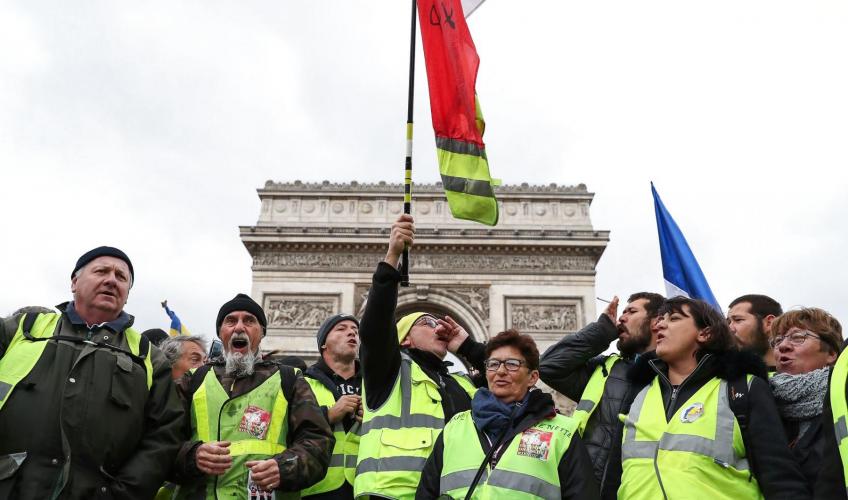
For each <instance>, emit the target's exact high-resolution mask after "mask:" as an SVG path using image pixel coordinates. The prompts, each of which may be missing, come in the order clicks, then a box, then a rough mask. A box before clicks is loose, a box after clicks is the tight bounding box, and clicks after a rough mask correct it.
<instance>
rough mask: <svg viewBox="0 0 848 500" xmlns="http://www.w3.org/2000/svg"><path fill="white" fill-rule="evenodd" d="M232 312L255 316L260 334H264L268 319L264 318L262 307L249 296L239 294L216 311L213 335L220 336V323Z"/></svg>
mask: <svg viewBox="0 0 848 500" xmlns="http://www.w3.org/2000/svg"><path fill="white" fill-rule="evenodd" d="M233 311H247V312H249V313H250V314H252V315H254V316H256V319H257V320H259V324H260V325H262V333H263V334H264V333H265V328H267V326H268V319H267V318H266V317H265V311H264V310H263V309H262V306H260V305H259V304H257V303H256V301H255V300H253V299H251V298H250V297H249V296H247V295H245V294H243V293H240V294H238V295H236V296H235V297H233V299H232V300H231V301H229V302H227V303H225V304H224V305H222V306H221V309H220V310H219V311H218V317H217V318H216V319H215V335H218V336H220V335H221V323H223V322H224V317H226V316H227V315H228V314H230V313H231V312H233Z"/></svg>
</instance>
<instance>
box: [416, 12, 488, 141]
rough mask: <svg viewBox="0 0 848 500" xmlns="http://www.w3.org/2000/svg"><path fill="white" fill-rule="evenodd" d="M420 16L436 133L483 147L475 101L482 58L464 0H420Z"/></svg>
mask: <svg viewBox="0 0 848 500" xmlns="http://www.w3.org/2000/svg"><path fill="white" fill-rule="evenodd" d="M418 18H419V21H420V25H421V40H422V42H423V45H424V59H425V61H426V66H427V81H428V84H429V87H430V110H431V112H432V115H433V128H434V129H435V131H436V136H437V137H442V138H447V139H459V140H462V141H467V142H472V143H474V144H476V145H477V146H480V147H483V134H482V131H481V130H479V129H478V128H477V123H476V113H475V104H474V88H475V84H476V82H477V68H478V67H479V65H480V58H479V57H477V49H476V48H475V47H474V41H473V40H472V39H471V33H470V32H469V31H468V25H467V24H466V23H465V15H464V14H463V12H462V2H461V0H419V1H418Z"/></svg>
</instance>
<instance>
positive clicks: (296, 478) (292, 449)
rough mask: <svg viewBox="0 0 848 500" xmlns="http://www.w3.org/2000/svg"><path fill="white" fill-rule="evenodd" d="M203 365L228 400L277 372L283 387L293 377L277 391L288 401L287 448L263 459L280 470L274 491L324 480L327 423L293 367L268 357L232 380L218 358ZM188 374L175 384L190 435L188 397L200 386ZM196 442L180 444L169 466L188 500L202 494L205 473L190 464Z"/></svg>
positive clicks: (329, 449) (329, 440)
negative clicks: (251, 372)
mask: <svg viewBox="0 0 848 500" xmlns="http://www.w3.org/2000/svg"><path fill="white" fill-rule="evenodd" d="M209 365H211V367H210V369H211V370H214V372H215V376H216V377H217V378H218V380H219V381H220V382H221V386H222V387H224V390H225V391H227V395H228V396H229V397H230V398H234V397H237V396H240V395H242V394H246V393H248V392H250V391H252V390H253V389H255V388H257V387H259V386H260V385H262V383H263V382H265V381H266V380H268V378H270V377H271V376H272V375H274V374H275V373H277V372H278V371H279V372H283V371H286V372H288V375H284V374H283V373H281V376H282V380H283V385H285V383H286V382H285V381H286V380H293V381H294V382H293V384H292V387H291V390H290V391H289V390H287V389H286V388H284V389H283V393H284V394H286V397H287V398H288V400H289V401H288V404H289V407H288V408H289V409H288V412H287V413H286V415H287V417H288V435H287V436H286V443H287V447H286V449H285V450H284V451H283V452H282V453H280V454H278V455H274V456H273V457H268V458H273V459H274V460H275V461H276V462H277V466H278V467H279V469H280V485H279V486H278V487H277V491H280V492H292V491H300V490H302V489H305V488H308V487H310V486H312V485H313V484H315V483H317V482H318V481H320V480H321V479H323V478H324V476H325V475H326V474H327V467H328V466H329V465H330V457H331V456H332V453H333V445H334V444H335V442H336V440H335V438H334V437H333V430H332V429H331V428H330V424H329V423H328V422H327V420H326V417H325V416H324V413H323V412H322V411H321V408H320V407H319V406H318V402H317V401H316V399H315V394H314V393H313V392H312V388H311V387H309V384H308V383H307V382H306V380H304V378H303V375H301V374H300V372H298V373H296V374H295V373H294V371H295V369H294V368H292V367H290V366H286V365H282V364H279V363H277V362H274V361H259V362H257V363H256V365H255V366H254V368H253V370H254V371H253V374H251V375H248V376H244V377H238V378H234V377H233V376H232V375H227V374H226V373H225V370H224V367H225V366H224V362H223V360H222V359H220V358H219V359H217V360H214V361H212V362H210V363H209ZM204 374H206V371H205V370H204V371H203V372H201V371H198V372H197V376H200V375H204ZM193 376H194V375H193V374H192V372H186V374H185V375H184V376H183V378H181V379H180V380H179V381H178V382H177V388H178V390H179V394H180V396H181V397H182V399H183V403H184V404H185V405H186V418H185V422H184V425H185V433H186V436H190V435H191V410H190V407H191V401H192V396H193V395H194V391H195V390H197V388H199V386H200V380H197V383H193ZM289 392H290V394H289ZM289 395H291V397H289ZM200 444H201V443H200V441H188V442H185V443H183V446H182V448H181V449H180V452H179V455H178V456H177V461H176V465H175V467H174V468H175V476H176V481H177V482H178V483H179V484H181V485H182V487H183V488H188V489H189V490H190V491H192V493H190V494H189V498H206V494H205V488H206V486H205V482H206V476H205V475H204V474H203V473H202V472H201V471H200V470H198V469H197V464H196V462H195V457H196V453H197V447H198V446H199V445H200Z"/></svg>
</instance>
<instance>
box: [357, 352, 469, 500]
mask: <svg viewBox="0 0 848 500" xmlns="http://www.w3.org/2000/svg"><path fill="white" fill-rule="evenodd" d="M454 379H456V380H457V382H458V383H459V384H460V385H461V386H462V387H463V388H464V389H465V390H466V392H468V393H469V394H473V390H476V389H474V388H473V384H471V383H470V381H468V380H467V379H466V380H465V381H460V380H459V378H457V377H454ZM363 398H364V399H365V400H367V395H366V394H365V393H364V391H363ZM363 409H364V412H365V414H364V417H363V421H362V427H361V429H360V431H359V433H360V434H361V437H360V442H359V455H358V458H357V464H356V479H355V481H354V492H355V496H356V497H360V496H363V495H378V496H381V497H386V498H412V497H414V496H415V490H416V488H417V487H418V482H419V481H420V478H421V470H422V469H423V468H424V463H425V462H426V461H427V458H428V457H429V456H430V452H431V451H432V450H433V444H434V443H435V441H436V438H437V437H438V436H439V433H440V432H441V430H442V428H443V427H444V415H445V414H444V409H443V408H442V395H441V394H440V393H439V386H438V385H437V384H436V382H434V381H433V380H432V379H430V377H428V376H427V374H426V373H424V370H422V369H421V367H420V366H418V364H417V363H415V362H414V361H413V360H412V359H411V358H410V357H409V356H407V355H406V354H405V353H401V363H400V370H399V372H398V376H397V379H396V380H395V384H394V386H393V388H392V392H391V394H390V395H389V397H388V398H387V399H386V401H385V402H384V403H383V405H382V406H381V407H380V408H377V409H375V410H371V409H369V408H368V405H367V404H366V405H364V408H363Z"/></svg>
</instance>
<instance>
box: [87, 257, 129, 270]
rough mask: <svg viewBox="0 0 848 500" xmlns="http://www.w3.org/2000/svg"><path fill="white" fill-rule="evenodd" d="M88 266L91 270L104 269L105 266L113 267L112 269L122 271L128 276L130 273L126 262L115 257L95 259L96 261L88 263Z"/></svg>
mask: <svg viewBox="0 0 848 500" xmlns="http://www.w3.org/2000/svg"><path fill="white" fill-rule="evenodd" d="M88 265H89V266H90V267H91V268H95V267H104V266H105V267H114V268H117V269H120V270H122V271H124V272H126V273H128V274H129V272H130V267H129V266H128V265H127V263H126V262H124V261H123V260H121V259H119V258H117V257H110V256H108V255H102V256H100V257H97V258H96V259H94V260H92V261H91V262H89V263H88Z"/></svg>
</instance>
